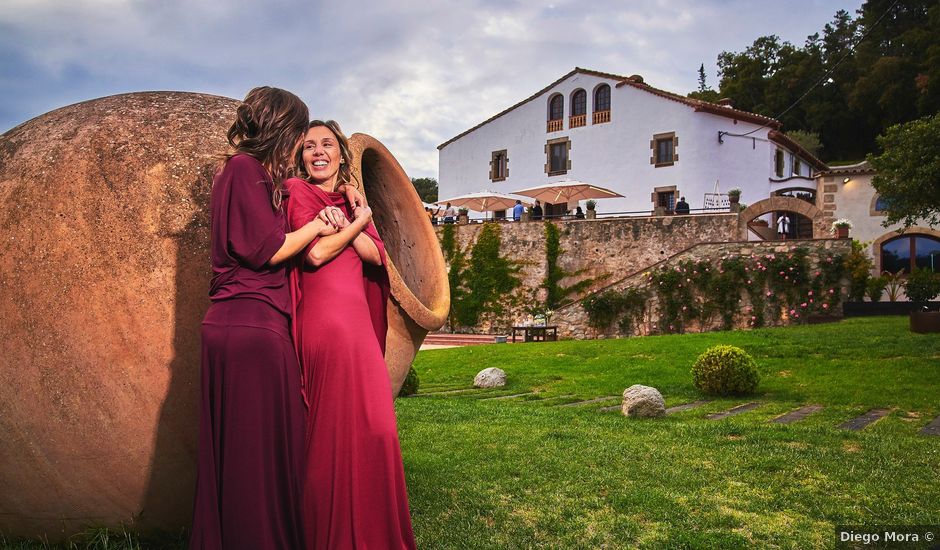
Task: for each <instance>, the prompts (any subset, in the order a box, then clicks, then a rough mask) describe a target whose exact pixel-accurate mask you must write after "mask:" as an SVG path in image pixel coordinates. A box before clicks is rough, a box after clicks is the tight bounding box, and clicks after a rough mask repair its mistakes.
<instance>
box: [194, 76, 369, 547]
mask: <svg viewBox="0 0 940 550" xmlns="http://www.w3.org/2000/svg"><path fill="white" fill-rule="evenodd" d="M308 121H309V114H308V111H307V106H306V105H304V103H303V102H302V101H301V100H300V99H299V98H298V97H297V96H295V95H294V94H292V93H290V92H287V91H284V90H280V89H277V88H270V87H261V88H255V89H254V90H252V91H251V92H249V93H248V95H247V96H246V97H245V101H244V102H243V103H242V104H241V105H240V106H239V107H238V111H237V116H236V120H235V122H234V124H232V127H231V129H229V132H228V140H229V143H230V144H231V145H232V147H234V149H235V152H234V153H233V154H231V155H229V156H228V158H227V159H226V160H225V163H224V165H223V167H222V168H221V170H220V171H219V172H218V173H217V174H216V176H215V179H214V181H213V184H212V197H211V210H212V212H211V218H212V226H211V247H210V248H211V261H212V271H213V277H212V283H211V288H210V290H209V297H210V299H211V301H212V304H211V306H210V307H209V310H208V312H207V313H206V316H205V319H204V320H203V324H202V374H201V403H200V419H199V458H198V473H197V481H196V497H195V503H194V511H193V530H192V535H191V537H190V548H194V549H221V548H226V549H233V548H251V549H294V548H300V547H302V546H303V527H302V515H301V508H300V506H301V493H300V489H301V479H302V475H303V460H304V455H303V450H304V418H305V414H306V413H305V411H304V405H303V401H302V398H301V387H300V385H301V379H300V368H299V365H298V363H297V357H296V354H295V351H294V347H293V343H292V341H291V332H290V323H289V315H290V314H291V311H292V305H291V297H290V287H289V285H288V278H287V271H286V267H285V266H286V262H285V260H287V259H288V258H290V257H292V256H294V255H295V254H297V253H298V252H300V251H301V250H303V249H304V248H305V247H306V246H307V245H308V244H309V243H310V242H311V241H312V240H313V239H314V237H316V236H318V235H320V234H321V233H331V232H333V231H334V229H332V226H331V223H329V222H331V221H332V222H336V220H334V219H331V218H330V216H329V212H328V211H322V212H318V213H315V215H314V216H311V217H310V219H309V220H307V222H308V223H305V224H303V225H300V226H298V227H297V229H296V230H295V231H293V232H287V224H286V216H285V213H284V211H283V209H282V207H281V202H282V200H281V199H282V194H283V193H282V185H281V181H282V180H283V179H284V178H285V176H286V175H287V174H288V173H289V172H290V171H292V166H293V158H294V153H295V152H296V151H297V150H298V147H299V146H300V144H301V142H302V139H303V137H304V133H305V132H306V130H307V124H308ZM356 197H359V199H361V195H359V194H358V192H355V193H354V196H353V197H352V199H351V200H359V199H357V198H356ZM317 214H319V217H318V216H317Z"/></svg>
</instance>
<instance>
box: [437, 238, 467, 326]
mask: <svg viewBox="0 0 940 550" xmlns="http://www.w3.org/2000/svg"><path fill="white" fill-rule="evenodd" d="M454 227H455V226H453V225H450V224H448V225H445V226H444V228H443V229H442V230H441V250H442V251H443V252H444V259H445V260H446V261H447V284H448V285H450V303H451V306H450V313H448V324H449V325H450V326H451V327H453V326H454V325H455V324H456V320H457V319H456V318H457V311H459V309H460V306H459V304H461V303H463V301H464V297H465V295H466V289H465V288H464V279H465V274H466V269H467V253H466V251H464V250H463V249H462V248H460V245H459V244H458V243H457V236H456V234H455V231H454Z"/></svg>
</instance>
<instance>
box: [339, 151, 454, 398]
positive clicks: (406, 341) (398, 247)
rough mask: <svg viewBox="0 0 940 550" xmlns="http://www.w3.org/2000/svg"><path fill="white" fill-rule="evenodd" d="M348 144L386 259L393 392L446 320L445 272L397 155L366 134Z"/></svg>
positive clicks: (387, 355)
mask: <svg viewBox="0 0 940 550" xmlns="http://www.w3.org/2000/svg"><path fill="white" fill-rule="evenodd" d="M349 146H350V149H351V150H352V154H353V166H352V169H353V179H354V180H358V181H361V182H362V184H363V188H364V193H365V195H366V199H367V200H368V201H369V206H371V207H372V210H373V212H374V214H373V216H374V219H375V227H376V229H377V230H378V231H379V234H380V235H381V236H382V240H383V241H384V242H385V248H386V250H387V252H388V257H389V262H388V276H389V281H390V283H391V287H392V288H391V290H392V297H391V299H390V300H389V303H388V337H387V338H386V344H385V345H386V348H385V362H386V363H388V373H389V378H390V379H391V381H392V394H393V395H397V394H398V391H399V390H400V389H401V385H402V383H403V382H404V381H405V377H406V376H407V375H408V368H409V367H410V366H411V363H412V361H414V358H415V355H416V354H417V353H418V348H420V347H421V343H422V342H423V341H424V337H425V336H426V335H427V333H428V332H429V331H432V330H437V329H439V328H441V326H443V325H444V321H446V320H447V313H448V311H449V310H450V287H449V286H448V283H447V270H446V268H445V265H444V256H443V254H442V252H441V247H440V244H439V243H438V240H437V236H436V234H435V233H434V228H433V227H432V226H431V222H430V221H429V220H428V217H427V215H425V213H424V203H422V202H421V199H420V198H419V197H418V193H417V191H415V188H414V185H412V184H411V179H409V178H408V176H407V175H406V174H405V171H404V170H402V168H401V165H399V164H398V161H397V160H395V157H394V156H392V154H391V153H390V152H389V151H388V149H386V148H385V146H384V145H382V144H381V143H380V142H379V141H378V140H377V139H375V138H373V137H372V136H368V135H366V134H353V135H352V137H350V138H349Z"/></svg>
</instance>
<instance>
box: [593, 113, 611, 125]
mask: <svg viewBox="0 0 940 550" xmlns="http://www.w3.org/2000/svg"><path fill="white" fill-rule="evenodd" d="M604 122H610V111H609V110H607V111H594V124H601V123H604Z"/></svg>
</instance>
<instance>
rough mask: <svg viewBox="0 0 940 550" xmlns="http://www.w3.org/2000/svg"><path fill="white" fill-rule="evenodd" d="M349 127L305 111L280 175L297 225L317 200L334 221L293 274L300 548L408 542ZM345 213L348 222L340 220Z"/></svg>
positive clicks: (376, 277)
mask: <svg viewBox="0 0 940 550" xmlns="http://www.w3.org/2000/svg"><path fill="white" fill-rule="evenodd" d="M351 160H352V159H351V158H350V153H349V147H348V144H347V141H346V137H345V136H344V135H343V134H342V132H341V131H340V129H339V127H338V125H337V124H336V123H335V122H333V121H328V122H321V121H313V122H311V123H310V129H309V130H308V131H307V135H306V138H305V139H304V145H303V149H302V150H301V152H300V153H299V154H298V164H300V166H301V168H300V172H301V174H303V176H304V177H305V179H298V178H292V179H290V180H288V181H287V182H285V185H286V186H288V187H289V189H290V194H291V198H290V201H289V202H288V206H287V216H288V220H289V222H290V226H291V227H292V228H298V227H303V226H304V225H305V224H306V223H309V221H310V220H311V219H313V218H314V217H315V216H316V215H317V213H318V212H320V211H321V210H322V209H323V208H324V207H326V208H330V207H332V208H336V209H338V210H339V211H341V213H342V217H341V220H340V223H339V225H340V229H339V230H338V231H337V232H336V233H334V234H332V235H321V236H320V237H318V238H315V239H314V240H313V241H312V242H311V243H310V245H309V246H307V249H306V251H305V252H304V255H303V256H302V258H303V265H302V266H300V268H299V269H296V270H293V271H292V274H291V279H292V281H291V284H292V290H293V291H294V303H295V307H296V308H297V311H296V314H295V321H296V322H295V327H294V328H295V344H296V345H297V349H298V355H299V357H300V361H301V369H302V370H303V391H304V399H305V401H306V403H307V405H308V415H307V441H306V459H305V476H306V478H305V481H304V489H303V503H304V504H303V514H304V527H305V529H306V530H307V534H306V536H307V548H308V549H330V550H337V549H339V550H342V549H351V548H358V549H386V548H395V549H398V548H414V547H415V542H414V535H413V533H412V529H411V517H410V515H409V510H408V494H407V490H406V487H405V473H404V468H403V466H402V458H401V450H400V448H399V444H398V432H397V426H396V422H395V409H394V406H393V404H392V390H391V382H390V380H389V377H388V369H387V367H386V364H385V359H384V355H383V354H384V350H385V334H386V331H387V324H386V317H385V306H386V302H387V301H388V295H389V284H388V274H387V272H386V270H385V246H384V245H383V243H382V240H381V239H380V238H379V235H378V233H377V232H376V230H375V226H374V225H373V224H372V223H371V219H372V211H371V210H370V209H369V208H368V206H350V204H349V202H348V201H346V200H345V199H344V197H343V195H342V194H340V193H337V192H335V189H336V186H337V185H341V184H343V183H345V182H349V181H350V169H349V166H350V162H351ZM347 220H348V221H347Z"/></svg>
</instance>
